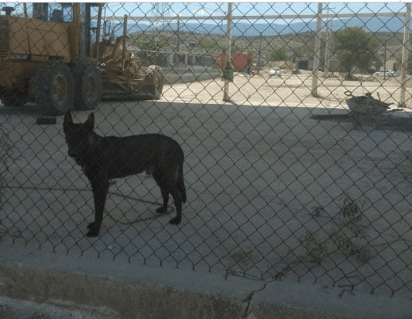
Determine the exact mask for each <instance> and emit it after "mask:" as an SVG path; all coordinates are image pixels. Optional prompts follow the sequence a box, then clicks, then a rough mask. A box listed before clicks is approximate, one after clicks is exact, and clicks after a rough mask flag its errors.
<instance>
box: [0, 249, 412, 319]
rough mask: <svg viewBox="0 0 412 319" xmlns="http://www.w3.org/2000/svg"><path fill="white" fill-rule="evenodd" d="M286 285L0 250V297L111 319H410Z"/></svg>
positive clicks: (350, 298) (389, 301) (376, 301)
mask: <svg viewBox="0 0 412 319" xmlns="http://www.w3.org/2000/svg"><path fill="white" fill-rule="evenodd" d="M339 293H340V291H339V290H338V289H335V288H331V287H322V288H321V287H319V286H316V285H306V284H299V283H296V282H293V281H290V280H282V281H271V282H263V281H255V280H250V279H245V278H239V277H234V276H229V277H228V278H227V279H226V280H225V279H224V277H223V276H222V274H217V273H199V272H193V271H190V272H188V271H182V270H179V269H168V268H160V267H159V268H150V267H146V266H136V265H133V264H125V263H120V262H116V261H113V262H106V261H102V260H90V259H87V258H84V257H73V256H70V255H68V256H61V255H58V254H50V253H47V252H43V251H39V250H33V249H31V248H21V247H16V246H9V245H5V244H0V294H3V295H7V296H8V297H11V298H15V299H24V300H34V301H38V302H44V301H53V300H62V301H64V302H68V303H70V304H73V303H74V304H77V305H79V308H82V309H84V307H85V306H88V307H106V308H109V309H110V310H111V311H113V313H118V314H119V315H118V316H116V317H118V318H138V319H146V318H179V319H182V318H191V319H193V318H199V319H201V318H205V319H206V318H207V319H211V318H216V319H217V318H219V319H222V318H236V319H237V318H247V319H254V318H358V317H362V318H402V319H406V318H412V313H411V309H412V302H411V301H410V300H406V299H400V298H388V297H385V296H379V295H370V294H367V295H366V294H365V295H363V294H359V293H356V295H352V294H350V293H345V294H343V295H342V297H339Z"/></svg>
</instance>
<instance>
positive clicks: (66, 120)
mask: <svg viewBox="0 0 412 319" xmlns="http://www.w3.org/2000/svg"><path fill="white" fill-rule="evenodd" d="M70 124H73V118H72V115H71V114H70V111H67V112H66V114H65V115H64V121H63V127H67V126H68V125H70Z"/></svg>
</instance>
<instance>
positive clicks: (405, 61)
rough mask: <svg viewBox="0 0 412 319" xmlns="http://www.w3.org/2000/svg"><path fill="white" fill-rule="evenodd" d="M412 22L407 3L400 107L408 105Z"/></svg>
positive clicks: (409, 6) (409, 5) (409, 7)
mask: <svg viewBox="0 0 412 319" xmlns="http://www.w3.org/2000/svg"><path fill="white" fill-rule="evenodd" d="M410 23H411V4H410V3H407V4H406V15H405V30H404V34H403V47H402V65H401V96H400V99H399V105H398V107H405V106H406V103H405V101H406V99H405V93H406V81H407V75H408V52H409V50H410V44H409V38H410V34H409V26H410Z"/></svg>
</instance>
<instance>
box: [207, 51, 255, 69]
mask: <svg viewBox="0 0 412 319" xmlns="http://www.w3.org/2000/svg"><path fill="white" fill-rule="evenodd" d="M214 56H215V58H216V62H217V64H219V62H220V65H217V67H220V68H221V69H224V68H225V67H226V65H225V55H224V54H223V53H221V52H216V53H215V54H214ZM232 65H233V69H234V71H236V72H238V71H242V70H243V69H244V68H245V67H248V68H249V69H251V68H252V65H253V53H252V52H248V53H247V54H244V53H241V52H234V53H232Z"/></svg>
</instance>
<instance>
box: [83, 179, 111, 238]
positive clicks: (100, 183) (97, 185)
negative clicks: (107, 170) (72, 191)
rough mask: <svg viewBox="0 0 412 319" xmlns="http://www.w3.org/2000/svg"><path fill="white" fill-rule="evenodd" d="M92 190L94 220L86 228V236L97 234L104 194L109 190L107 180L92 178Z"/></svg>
mask: <svg viewBox="0 0 412 319" xmlns="http://www.w3.org/2000/svg"><path fill="white" fill-rule="evenodd" d="M92 190H93V198H94V211H95V212H94V218H95V219H94V222H93V223H90V224H89V225H88V226H87V228H89V229H90V230H89V232H88V233H87V234H86V236H87V237H96V236H98V235H99V231H100V226H101V224H102V220H103V211H104V205H105V203H106V196H107V192H108V190H109V181H108V180H107V179H105V180H94V181H92Z"/></svg>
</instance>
